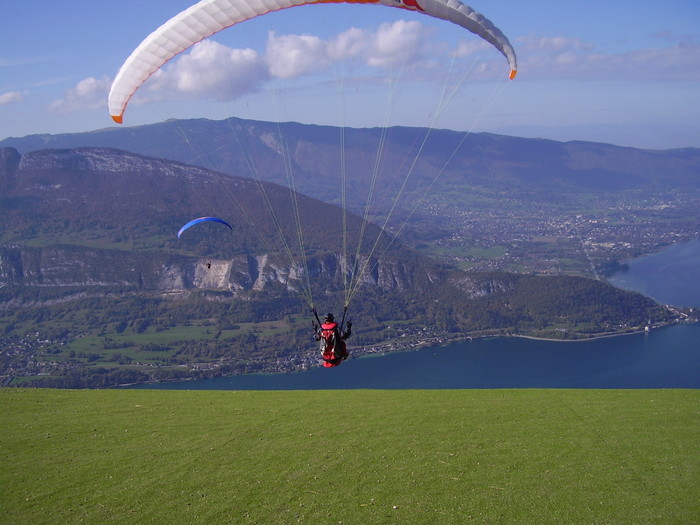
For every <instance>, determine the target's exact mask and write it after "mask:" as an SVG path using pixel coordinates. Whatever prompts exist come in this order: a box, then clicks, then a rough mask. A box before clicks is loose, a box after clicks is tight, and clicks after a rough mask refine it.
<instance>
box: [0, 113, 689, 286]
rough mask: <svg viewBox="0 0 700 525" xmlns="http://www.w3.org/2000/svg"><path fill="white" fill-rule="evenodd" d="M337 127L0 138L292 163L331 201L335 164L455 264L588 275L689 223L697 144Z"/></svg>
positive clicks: (231, 126)
mask: <svg viewBox="0 0 700 525" xmlns="http://www.w3.org/2000/svg"><path fill="white" fill-rule="evenodd" d="M342 136H343V141H342V144H343V148H342V150H341V147H340V144H341V130H340V129H339V128H334V127H328V126H313V125H302V124H297V123H293V122H288V123H280V124H279V125H278V124H277V123H271V122H260V121H252V120H243V119H238V118H229V119H226V120H220V121H211V120H205V119H196V120H171V121H167V122H163V123H160V124H153V125H147V126H137V127H119V128H108V129H103V130H97V131H93V132H90V133H77V134H63V135H32V136H28V137H22V138H9V139H5V140H3V141H2V142H0V147H2V146H8V147H13V148H16V149H17V150H18V151H19V152H21V153H28V152H31V151H36V150H41V149H45V148H75V147H83V146H90V147H95V146H99V147H110V148H118V149H122V150H127V151H131V152H134V153H137V154H140V155H145V156H148V157H156V158H164V159H171V160H175V161H178V162H182V163H185V164H191V165H198V166H201V167H205V168H208V169H213V170H215V171H218V172H221V173H226V174H230V175H235V176H240V177H244V178H254V177H255V176H259V177H261V178H262V179H264V180H267V181H272V182H276V183H279V184H282V185H285V186H286V185H289V180H288V174H290V173H291V174H293V183H294V188H295V190H296V191H298V192H300V193H303V194H306V195H309V196H312V197H315V198H318V199H320V200H322V201H324V202H327V203H332V204H340V202H341V179H340V173H341V171H342V169H344V170H345V173H346V174H347V188H346V190H347V206H348V208H349V209H350V210H352V211H354V212H356V213H358V214H361V215H364V213H365V212H367V213H368V217H369V218H370V219H371V220H372V221H373V222H375V223H376V224H383V222H384V220H388V225H389V227H390V228H391V229H392V230H393V231H397V232H399V234H400V236H401V238H402V239H403V240H404V242H408V243H410V244H411V245H413V246H415V247H418V248H420V249H421V251H423V252H424V253H426V254H429V255H430V256H432V257H435V258H438V259H440V260H441V261H442V262H443V263H449V264H456V265H459V266H460V267H463V268H477V269H481V270H493V269H498V270H507V271H518V272H519V271H525V272H535V273H564V274H576V275H583V276H589V277H595V275H596V272H598V273H599V274H604V273H606V272H608V271H610V268H615V267H616V264H617V263H618V262H619V261H621V260H624V259H627V258H631V257H635V256H639V255H641V254H648V253H653V252H655V251H658V250H659V249H660V248H661V247H663V246H666V245H668V244H670V243H673V242H678V241H679V240H690V239H694V238H696V237H697V232H698V231H699V230H700V216H698V214H697V213H696V210H697V209H698V206H700V150H699V149H696V148H686V149H677V150H663V151H661V150H643V149H635V148H624V147H618V146H613V145H609V144H601V143H593V142H580V141H574V142H557V141H552V140H542V139H524V138H518V137H508V136H502V135H494V134H488V133H471V134H466V133H460V132H455V131H450V130H441V129H430V130H429V129H426V128H404V127H391V128H387V129H379V128H366V129H353V128H346V129H343V130H342ZM341 158H344V159H345V165H344V168H343V166H342V165H341ZM373 180H374V181H375V183H374V184H375V185H374V186H372V183H371V181H373ZM370 187H373V188H374V189H373V191H371V192H370V191H369V188H370ZM389 210H392V213H391V217H388V214H389ZM592 268H593V271H592Z"/></svg>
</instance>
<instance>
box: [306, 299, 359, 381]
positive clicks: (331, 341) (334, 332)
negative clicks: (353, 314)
mask: <svg viewBox="0 0 700 525" xmlns="http://www.w3.org/2000/svg"><path fill="white" fill-rule="evenodd" d="M347 310H348V308H347V306H346V307H345V308H344V309H343V318H342V320H341V322H340V327H338V323H336V322H335V321H334V320H333V319H329V318H326V322H324V323H322V322H321V319H319V317H318V312H317V311H316V308H313V309H312V311H313V313H314V316H315V317H316V321H318V325H317V324H316V323H313V327H314V333H315V334H316V339H317V340H319V341H321V348H320V349H321V358H322V359H323V366H325V367H326V368H329V367H332V366H338V365H339V364H340V363H341V362H342V361H343V360H345V359H347V357H348V351H347V348H346V346H345V341H343V338H342V336H341V334H342V333H343V327H344V325H345V314H346V313H347ZM350 326H351V321H349V322H348V329H349V328H350ZM348 331H349V330H348ZM349 335H350V334H349V333H348V337H349Z"/></svg>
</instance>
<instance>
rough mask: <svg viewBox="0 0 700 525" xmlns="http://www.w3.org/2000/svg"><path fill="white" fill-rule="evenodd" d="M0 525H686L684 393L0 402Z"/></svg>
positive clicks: (696, 425) (687, 407) (187, 395)
mask: <svg viewBox="0 0 700 525" xmlns="http://www.w3.org/2000/svg"><path fill="white" fill-rule="evenodd" d="M0 410H1V411H2V426H1V427H0V454H2V465H1V468H0V482H1V483H2V492H3V494H2V497H1V498H0V523H3V524H5V523H7V524H22V523H28V524H40V523H61V524H63V523H94V524H102V523H120V524H123V523H154V524H156V523H157V524H163V523H202V524H204V523H206V524H219V523H260V524H275V523H308V524H325V523H328V524H331V523H341V522H342V523H344V524H366V523H397V524H399V523H400V524H406V523H408V524H410V523H420V524H423V523H425V524H436V525H437V524H451V523H454V524H462V523H519V524H520V523H562V524H563V523H566V524H569V523H582V524H583V523H634V524H643V523H659V524H669V523H679V524H688V523H698V522H700V498H698V495H699V494H700V468H699V466H700V392H698V391H694V390H625V391H619V390H455V391H446V390H431V391H419V390H412V391H368V390H352V391H313V392H311V391H301V392H300V391H293V392H250V391H247V392H237V391H192V392H188V391H168V390H160V391H159V390H82V391H74V390H73V391H71V390H68V391H67V390H31V389H1V390H0Z"/></svg>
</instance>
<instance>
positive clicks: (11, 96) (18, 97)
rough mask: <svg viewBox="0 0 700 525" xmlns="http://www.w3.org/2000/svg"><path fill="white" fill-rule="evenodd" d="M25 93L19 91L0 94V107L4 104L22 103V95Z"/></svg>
mask: <svg viewBox="0 0 700 525" xmlns="http://www.w3.org/2000/svg"><path fill="white" fill-rule="evenodd" d="M25 94H26V93H22V92H20V91H8V92H7V93H0V106H4V105H6V104H13V103H15V102H22V99H23V98H24V95H25Z"/></svg>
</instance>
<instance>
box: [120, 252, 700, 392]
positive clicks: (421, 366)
mask: <svg viewBox="0 0 700 525" xmlns="http://www.w3.org/2000/svg"><path fill="white" fill-rule="evenodd" d="M629 266H630V269H629V271H628V272H625V273H624V274H620V275H616V276H614V277H613V278H612V279H611V282H613V284H615V285H616V286H619V287H621V288H626V289H630V290H635V291H639V292H642V293H644V294H645V295H648V296H650V297H652V298H654V299H655V300H657V301H659V302H662V303H667V304H673V305H677V306H681V305H685V306H690V305H700V274H699V273H698V272H700V240H698V241H693V242H691V243H686V244H682V245H676V246H672V247H670V248H667V249H666V250H664V251H663V252H660V253H658V254H655V255H650V256H648V257H643V258H640V259H637V260H634V261H630V263H629ZM310 344H312V343H310ZM132 388H167V389H191V390H316V389H356V388H376V389H413V388H418V389H439V388H457V389H460V388H700V324H683V325H677V326H672V327H667V328H663V329H659V330H653V331H651V332H649V333H639V334H632V335H625V336H617V337H608V338H602V339H594V340H588V341H578V342H554V341H541V340H534V339H526V338H519V337H494V338H489V339H479V340H475V341H470V342H464V343H454V344H450V345H447V346H444V347H435V348H424V349H421V350H416V351H411V352H398V353H390V354H386V355H381V356H368V357H363V358H361V359H349V360H347V361H346V362H344V363H343V365H342V366H339V367H337V368H330V369H326V368H322V367H318V368H314V369H311V370H307V371H304V372H298V373H292V374H265V375H263V374H253V375H244V376H230V377H219V378H215V379H207V380H202V381H181V382H173V383H162V384H153V385H138V386H135V387H132Z"/></svg>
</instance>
